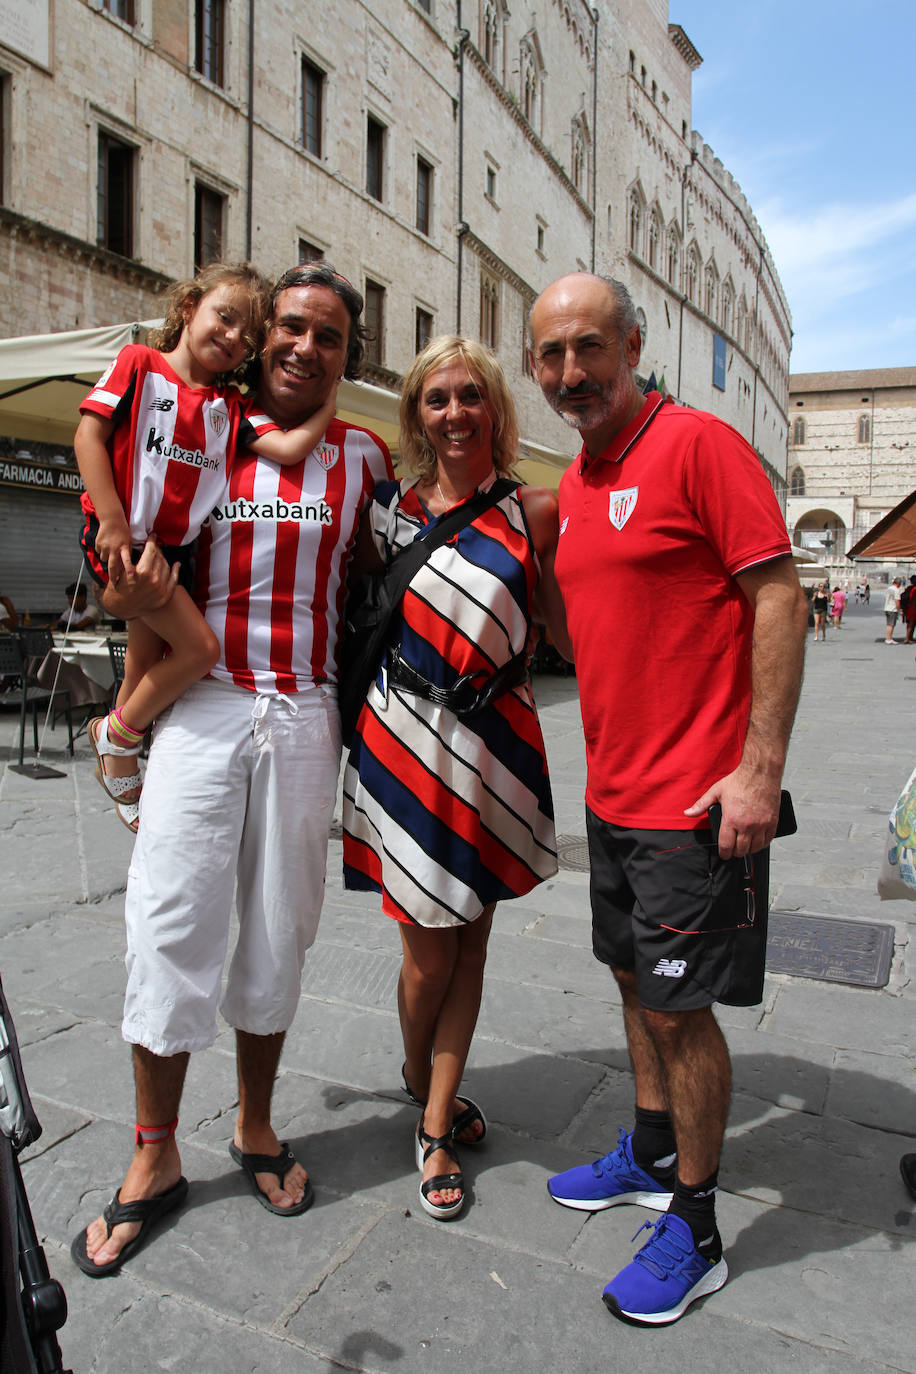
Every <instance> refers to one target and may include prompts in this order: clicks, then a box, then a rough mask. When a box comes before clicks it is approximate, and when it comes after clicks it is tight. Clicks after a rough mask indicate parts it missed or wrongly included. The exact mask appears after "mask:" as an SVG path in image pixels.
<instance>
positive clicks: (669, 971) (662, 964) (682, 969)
mask: <svg viewBox="0 0 916 1374" xmlns="http://www.w3.org/2000/svg"><path fill="white" fill-rule="evenodd" d="M652 972H653V973H657V974H659V975H660V976H661V977H662V978H683V976H684V974H685V973H686V972H687V960H686V959H659V961H658V963H657V964H656V965H655V968H654V969H653V970H652Z"/></svg>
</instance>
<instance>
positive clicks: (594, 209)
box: [592, 9, 598, 272]
mask: <svg viewBox="0 0 916 1374" xmlns="http://www.w3.org/2000/svg"><path fill="white" fill-rule="evenodd" d="M592 53H593V54H594V62H593V65H592V272H594V270H595V240H596V238H597V230H598V11H597V9H594V10H592Z"/></svg>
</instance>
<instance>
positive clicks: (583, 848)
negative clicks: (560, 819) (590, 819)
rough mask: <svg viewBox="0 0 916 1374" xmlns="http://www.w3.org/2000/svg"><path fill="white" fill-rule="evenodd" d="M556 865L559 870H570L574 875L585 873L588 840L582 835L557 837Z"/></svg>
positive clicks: (587, 868) (587, 869)
mask: <svg viewBox="0 0 916 1374" xmlns="http://www.w3.org/2000/svg"><path fill="white" fill-rule="evenodd" d="M557 863H558V864H559V865H560V867H561V868H570V869H572V870H573V872H574V873H587V872H588V871H589V867H590V865H589V862H588V840H587V839H586V838H585V836H584V835H558V836H557Z"/></svg>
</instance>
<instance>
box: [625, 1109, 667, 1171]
mask: <svg viewBox="0 0 916 1374" xmlns="http://www.w3.org/2000/svg"><path fill="white" fill-rule="evenodd" d="M632 1149H633V1158H634V1159H635V1160H636V1163H637V1164H638V1165H639V1167H640V1169H644V1170H645V1171H646V1173H647V1174H649V1175H650V1176H651V1177H652V1178H655V1179H658V1180H659V1182H662V1183H663V1182H668V1181H670V1180H671V1179H673V1178H674V1169H675V1163H676V1160H677V1144H676V1143H675V1139H674V1127H673V1126H672V1125H671V1117H670V1116H669V1115H668V1113H667V1112H650V1111H649V1110H648V1108H646V1107H640V1106H637V1108H636V1125H635V1126H634V1128H633V1140H632Z"/></svg>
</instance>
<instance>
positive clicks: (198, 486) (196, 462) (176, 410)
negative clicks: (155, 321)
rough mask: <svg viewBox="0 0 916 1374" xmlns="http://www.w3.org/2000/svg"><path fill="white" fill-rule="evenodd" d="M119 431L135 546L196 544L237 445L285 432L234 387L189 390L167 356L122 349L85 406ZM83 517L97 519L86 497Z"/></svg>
mask: <svg viewBox="0 0 916 1374" xmlns="http://www.w3.org/2000/svg"><path fill="white" fill-rule="evenodd" d="M80 410H81V411H82V412H87V411H91V412H92V413H93V414H95V415H101V416H102V417H103V418H104V419H106V420H112V421H114V425H115V428H114V429H113V431H112V433H111V437H110V439H109V441H108V452H109V455H110V457H111V466H112V471H113V472H114V479H115V486H116V488H117V492H118V496H119V497H120V498H121V504H122V505H123V507H124V513H125V515H126V516H127V519H128V522H129V524H130V535H131V540H132V542H133V543H135V544H143V543H144V542H145V541H146V537H147V535H149V534H152V533H154V534H156V535H158V537H159V540H160V542H161V543H163V544H190V543H191V541H192V540H193V539H196V538H197V535H198V533H199V532H200V527H201V525H202V524H203V522H204V521H205V520H206V518H207V516H208V515H209V514H210V511H211V510H212V509H213V507H214V505H215V504H216V502H217V501H218V500H219V499H220V497H221V495H222V493H223V489H224V487H225V484H226V474H227V471H228V466H229V461H228V460H229V459H230V458H231V456H232V454H233V452H234V451H235V448H236V446H241V445H244V444H246V443H250V442H251V440H252V439H253V438H255V437H256V436H257V435H261V434H266V433H268V432H269V431H270V430H272V429H277V428H279V426H278V425H276V424H275V423H274V422H273V420H269V419H268V418H267V416H266V415H264V414H262V413H261V412H260V411H259V409H258V407H257V406H256V405H255V404H254V402H253V401H249V400H247V399H245V398H243V397H242V395H241V393H240V392H239V391H238V390H236V388H235V387H226V388H225V389H224V390H219V389H218V388H217V387H190V386H187V385H186V384H185V383H184V382H183V381H182V380H181V378H180V377H179V376H178V375H177V374H176V373H175V372H173V371H172V369H171V367H170V366H169V364H168V362H167V361H166V360H165V358H164V357H163V355H162V354H161V353H159V352H157V350H156V349H154V348H147V347H146V346H145V345H143V344H128V345H127V347H126V348H122V349H121V352H120V353H119V354H118V356H117V357H116V358H115V360H114V362H113V363H112V364H111V366H110V367H109V368H108V371H107V372H106V373H105V374H104V376H103V377H101V378H100V379H99V381H98V382H96V384H95V386H94V387H93V388H92V390H91V391H90V393H89V395H88V396H87V397H86V399H85V401H83V403H82V405H81V406H80ZM82 505H83V510H84V511H85V512H86V514H92V513H94V512H93V508H92V503H91V501H90V499H89V496H88V494H84V496H83V498H82Z"/></svg>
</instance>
